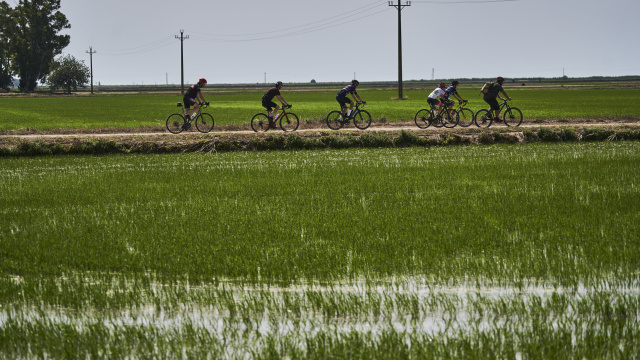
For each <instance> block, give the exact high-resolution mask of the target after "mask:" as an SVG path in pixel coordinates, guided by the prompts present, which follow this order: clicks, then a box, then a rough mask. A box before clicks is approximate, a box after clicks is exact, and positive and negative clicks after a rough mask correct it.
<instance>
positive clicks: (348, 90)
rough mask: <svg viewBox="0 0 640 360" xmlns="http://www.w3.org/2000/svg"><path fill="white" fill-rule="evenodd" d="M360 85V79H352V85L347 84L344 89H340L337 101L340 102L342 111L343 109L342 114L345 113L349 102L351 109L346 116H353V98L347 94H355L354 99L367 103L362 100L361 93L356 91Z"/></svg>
mask: <svg viewBox="0 0 640 360" xmlns="http://www.w3.org/2000/svg"><path fill="white" fill-rule="evenodd" d="M359 85H360V82H359V81H358V80H353V81H351V85H347V86H345V87H344V88H342V90H340V91H338V95H336V101H338V103H339V104H340V111H342V115H343V116H344V115H345V110H346V109H347V104H349V111H348V112H347V114H346V117H349V116H351V111H353V102H352V101H351V99H349V98H348V97H347V95H349V94H351V96H353V100H357V101H359V102H361V103H364V104H366V102H365V101H362V99H361V98H360V95H358V93H357V92H356V88H357V87H358V86H359Z"/></svg>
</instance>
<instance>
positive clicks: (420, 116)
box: [414, 109, 431, 129]
mask: <svg viewBox="0 0 640 360" xmlns="http://www.w3.org/2000/svg"><path fill="white" fill-rule="evenodd" d="M414 121H415V122H416V126H417V127H419V128H420V129H426V128H428V127H429V126H430V125H431V110H430V109H422V110H418V112H417V113H416V117H415V119H414Z"/></svg>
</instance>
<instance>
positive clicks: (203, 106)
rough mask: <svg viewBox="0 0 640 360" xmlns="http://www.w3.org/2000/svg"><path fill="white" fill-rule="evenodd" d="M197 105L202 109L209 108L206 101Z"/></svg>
mask: <svg viewBox="0 0 640 360" xmlns="http://www.w3.org/2000/svg"><path fill="white" fill-rule="evenodd" d="M198 105H200V107H202V108H206V107H207V106H209V102H208V101H207V102H201V103H198Z"/></svg>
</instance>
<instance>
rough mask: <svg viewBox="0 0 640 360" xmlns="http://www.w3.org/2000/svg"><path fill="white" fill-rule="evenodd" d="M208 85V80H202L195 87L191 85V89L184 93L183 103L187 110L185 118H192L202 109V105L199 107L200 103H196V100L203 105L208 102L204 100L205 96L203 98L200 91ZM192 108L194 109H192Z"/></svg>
mask: <svg viewBox="0 0 640 360" xmlns="http://www.w3.org/2000/svg"><path fill="white" fill-rule="evenodd" d="M206 85H207V79H205V78H201V79H200V80H198V82H197V83H196V84H195V85H191V86H190V87H189V89H187V92H185V93H184V97H183V98H182V102H183V103H184V107H185V109H186V110H185V118H188V117H190V116H191V115H193V114H194V113H195V112H197V111H198V109H200V105H198V101H196V99H199V100H200V102H201V103H204V102H206V101H205V100H204V96H202V92H201V91H200V89H201V88H203V87H205V86H206ZM192 106H193V109H192V108H191V107H192Z"/></svg>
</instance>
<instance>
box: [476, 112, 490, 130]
mask: <svg viewBox="0 0 640 360" xmlns="http://www.w3.org/2000/svg"><path fill="white" fill-rule="evenodd" d="M474 121H475V123H476V126H477V127H480V128H488V127H489V126H491V123H492V122H493V117H492V116H491V112H490V111H489V110H487V109H482V110H478V112H477V113H476V117H475V120H474Z"/></svg>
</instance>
